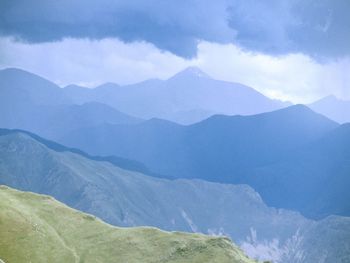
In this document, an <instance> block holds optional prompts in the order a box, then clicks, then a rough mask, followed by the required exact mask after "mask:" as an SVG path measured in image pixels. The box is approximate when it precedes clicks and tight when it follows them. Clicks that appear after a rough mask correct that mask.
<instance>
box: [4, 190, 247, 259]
mask: <svg viewBox="0 0 350 263" xmlns="http://www.w3.org/2000/svg"><path fill="white" fill-rule="evenodd" d="M0 211H1V212H0V233H1V239H0V258H1V259H2V260H4V261H5V262H10V263H16V262H36V263H39V262H52V263H54V262H103V263H107V262H113V263H116V262H123V263H124V262H144V263H146V262H220V263H224V262H232V263H234V262H237V263H238V262H240V263H244V262H253V261H251V260H249V259H248V258H247V257H245V256H244V255H243V254H242V253H241V251H240V250H239V249H238V248H237V247H236V246H234V245H233V244H232V243H231V242H230V241H229V240H228V239H226V238H221V237H220V238H217V237H209V236H205V235H200V234H185V233H179V232H172V233H170V232H163V231H160V230H158V229H155V228H116V227H112V226H110V225H108V224H106V223H104V222H102V221H100V220H99V219H97V218H95V217H93V216H91V215H88V214H84V213H81V212H78V211H76V210H73V209H71V208H69V207H67V206H65V205H63V204H61V203H59V202H58V201H56V200H54V199H53V198H51V197H49V196H44V195H38V194H33V193H28V192H21V191H17V190H14V189H11V188H8V187H5V186H1V187H0Z"/></svg>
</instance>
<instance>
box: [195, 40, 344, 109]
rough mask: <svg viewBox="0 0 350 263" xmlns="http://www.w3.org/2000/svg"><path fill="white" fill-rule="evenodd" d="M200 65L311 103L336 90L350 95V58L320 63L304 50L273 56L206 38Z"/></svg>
mask: <svg viewBox="0 0 350 263" xmlns="http://www.w3.org/2000/svg"><path fill="white" fill-rule="evenodd" d="M198 65H199V66H200V67H201V68H202V69H203V70H204V71H206V72H208V73H209V74H211V75H212V76H213V77H215V78H218V79H223V80H228V81H235V82H240V83H242V84H246V85H248V86H251V87H253V88H255V89H257V90H259V91H260V92H262V93H264V94H266V95H268V96H270V97H274V98H280V99H284V100H291V101H293V102H296V103H307V102H310V101H313V100H315V99H317V98H320V97H323V96H326V95H329V94H334V95H336V96H338V97H341V98H348V99H349V98H350V90H349V86H348V85H349V84H348V83H350V67H349V66H350V60H349V59H345V58H344V59H342V60H338V61H333V62H330V63H328V64H320V63H318V62H316V61H314V60H313V59H311V58H310V57H308V56H305V55H303V54H290V55H286V56H279V57H273V56H269V55H264V54H259V53H252V52H247V51H242V50H241V49H239V48H238V47H237V46H234V45H232V44H229V45H220V44H213V43H207V42H203V43H201V44H200V45H199V56H198Z"/></svg>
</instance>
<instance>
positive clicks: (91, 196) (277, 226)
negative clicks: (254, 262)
mask: <svg viewBox="0 0 350 263" xmlns="http://www.w3.org/2000/svg"><path fill="white" fill-rule="evenodd" d="M1 134H2V135H1V136H0V184H5V185H8V186H10V187H14V188H17V189H20V190H25V191H32V192H36V193H41V194H48V195H51V196H53V197H55V198H56V199H57V200H59V201H61V202H63V203H65V204H67V205H69V206H71V207H73V208H76V209H79V210H81V211H84V212H88V213H91V214H93V215H95V216H98V217H100V218H102V219H103V220H105V221H106V222H109V223H111V224H114V225H117V226H146V225H147V226H155V227H159V228H161V229H165V230H177V231H187V232H201V233H205V234H211V235H226V236H229V237H231V238H232V239H233V240H234V241H235V242H236V243H237V244H238V245H239V246H240V247H241V248H242V249H243V250H244V251H245V252H246V253H247V254H248V255H250V256H252V257H254V258H259V259H264V260H266V259H273V260H274V262H288V263H289V262H290V263H291V262H293V263H295V262H308V263H309V262H319V261H317V260H318V256H319V255H320V254H322V255H324V259H325V261H324V262H332V263H334V262H343V261H341V260H340V259H342V258H347V259H348V255H349V253H348V252H349V249H348V248H347V245H346V244H348V241H349V240H350V236H349V233H350V232H348V231H346V229H348V228H349V225H350V220H349V219H348V218H345V217H336V216H332V217H327V218H326V219H324V220H321V221H313V220H309V219H306V218H304V217H302V216H301V215H300V214H298V213H295V212H292V211H287V210H283V209H275V208H270V207H267V206H266V205H265V204H264V202H263V201H262V199H261V198H260V196H259V194H257V193H256V192H255V191H254V190H253V189H252V188H250V187H249V186H247V185H229V184H218V183H210V182H205V181H201V180H185V179H181V180H179V179H178V180H167V179H161V178H155V177H150V176H147V175H144V174H142V173H139V172H135V171H130V170H125V169H122V168H120V167H118V166H117V165H116V164H113V163H111V162H109V161H108V160H96V159H93V158H90V157H89V156H88V155H82V154H81V153H79V152H75V151H72V150H71V149H69V148H64V146H61V148H60V149H59V150H57V147H58V146H57V144H55V143H53V142H50V141H47V140H44V139H41V140H38V137H36V136H33V135H31V134H30V133H25V132H21V131H11V130H2V133H1ZM321 230H322V233H323V237H322V239H319V238H318V236H319V234H320V231H321ZM306 241H308V242H306ZM344 241H345V242H344ZM338 258H339V261H337V260H335V259H338Z"/></svg>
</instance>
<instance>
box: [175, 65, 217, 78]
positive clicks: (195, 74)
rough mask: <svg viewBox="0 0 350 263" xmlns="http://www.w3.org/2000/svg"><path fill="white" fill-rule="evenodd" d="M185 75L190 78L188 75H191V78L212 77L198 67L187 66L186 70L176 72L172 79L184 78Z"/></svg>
mask: <svg viewBox="0 0 350 263" xmlns="http://www.w3.org/2000/svg"><path fill="white" fill-rule="evenodd" d="M183 77H185V78H188V77H190V78H206V79H210V78H211V77H210V76H209V75H208V74H207V73H205V72H203V71H202V70H201V69H200V68H198V67H187V68H185V69H184V70H182V71H180V72H178V73H177V74H175V75H174V76H173V77H171V78H170V79H175V78H183Z"/></svg>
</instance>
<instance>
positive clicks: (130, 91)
mask: <svg viewBox="0 0 350 263" xmlns="http://www.w3.org/2000/svg"><path fill="white" fill-rule="evenodd" d="M64 93H65V95H66V96H67V97H69V98H71V99H72V100H73V101H74V102H76V103H84V102H89V101H98V102H101V103H105V104H107V105H109V106H111V107H116V108H117V109H118V110H121V111H122V112H125V113H128V114H130V115H133V116H138V117H140V118H144V119H149V118H162V119H166V120H170V121H174V122H178V123H182V124H190V123H194V122H196V121H199V120H203V119H205V118H207V117H209V116H211V115H213V114H218V113H220V114H228V115H236V114H240V115H250V114H256V113H261V112H266V111H272V110H276V109H279V108H282V107H284V106H287V105H288V103H284V102H281V101H277V100H271V99H269V98H267V97H265V96H264V95H262V94H261V93H259V92H257V91H255V90H253V89H252V88H250V87H247V86H244V85H241V84H238V83H230V82H225V81H219V80H214V79H212V78H210V77H209V76H208V75H206V74H205V73H204V72H202V71H200V70H199V69H198V68H193V67H191V68H187V69H185V70H184V71H182V72H180V73H178V74H176V75H175V76H173V77H172V78H170V79H168V80H165V81H162V80H148V81H145V82H141V83H137V84H134V85H128V86H122V87H121V86H118V85H116V84H113V83H109V84H104V85H101V86H99V87H97V88H95V89H86V88H82V87H78V86H74V85H73V86H68V87H66V88H64Z"/></svg>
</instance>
